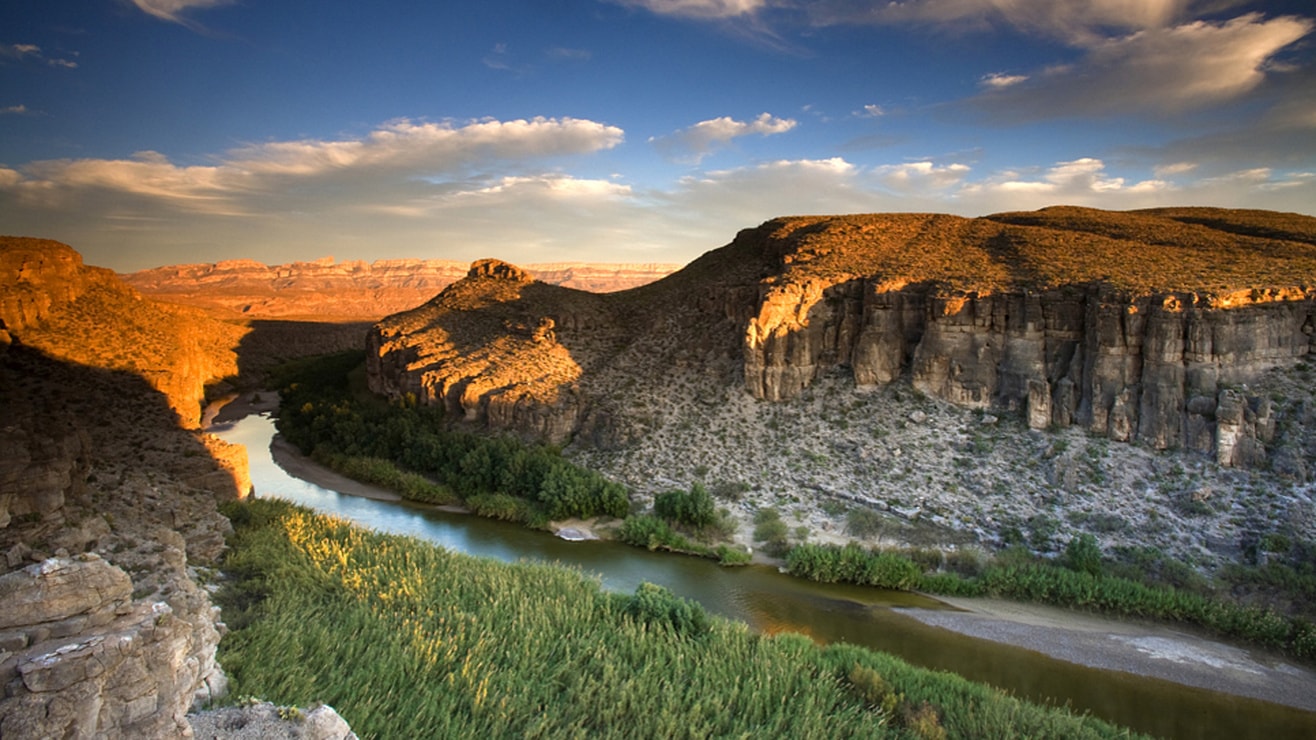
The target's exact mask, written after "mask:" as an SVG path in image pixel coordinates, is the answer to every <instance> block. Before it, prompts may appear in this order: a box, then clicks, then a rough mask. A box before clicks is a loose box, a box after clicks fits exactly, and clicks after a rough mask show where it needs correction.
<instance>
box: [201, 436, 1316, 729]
mask: <svg viewBox="0 0 1316 740" xmlns="http://www.w3.org/2000/svg"><path fill="white" fill-rule="evenodd" d="M210 431H212V432H213V433H215V434H217V435H218V436H220V437H222V438H224V439H226V440H228V441H229V442H234V443H237V444H243V445H245V446H246V447H247V451H248V456H249V458H250V465H251V480H252V482H253V483H254V485H255V489H256V492H257V495H260V496H269V497H279V498H283V499H287V500H290V501H293V502H295V503H298V504H302V505H305V506H308V507H310V508H312V509H315V510H317V511H320V512H324V513H329V514H335V515H338V516H341V517H344V518H346V519H349V520H351V521H354V522H357V523H359V524H362V525H365V526H367V527H371V528H374V529H377V530H380V531H384V532H390V533H394V534H403V535H411V536H415V537H420V538H423V539H426V540H429V541H431V542H434V543H437V544H439V545H442V546H444V547H447V548H450V549H453V550H457V551H460V552H465V553H469V554H471V555H477V556H481V557H490V558H495V559H498V560H502V561H507V562H515V561H519V560H538V561H546V562H556V563H560V564H562V565H565V566H567V567H571V568H575V569H578V570H580V571H582V572H584V573H586V574H590V575H592V576H595V577H597V578H599V579H600V580H601V582H602V585H603V586H604V587H605V588H607V589H612V590H617V591H624V592H630V591H633V590H634V589H635V587H636V586H637V585H639V584H640V583H641V582H642V581H649V582H652V583H657V584H660V585H662V586H665V587H667V588H669V589H671V590H672V591H673V592H675V593H676V594H678V595H680V596H683V597H686V598H690V599H694V600H696V601H698V602H699V603H701V604H703V605H704V607H705V608H707V609H708V610H709V611H711V612H714V613H717V614H721V615H723V616H726V617H729V618H732V619H737V620H741V621H743V622H746V623H748V624H749V625H750V626H751V628H753V629H755V630H758V631H761V632H768V633H775V632H779V631H792V632H799V633H802V634H805V635H808V636H809V637H811V638H813V639H814V640H817V641H819V642H825V643H827V642H838V641H844V642H848V643H852V644H857V645H863V646H867V647H871V648H875V649H878V650H883V651H886V652H889V653H893V654H895V655H898V656H900V657H902V658H904V659H905V660H908V661H910V662H911V663H914V664H917V665H922V666H926V667H929V668H935V669H944V670H949V671H953V672H955V673H958V674H960V675H963V676H965V677H967V678H970V679H973V680H975V681H982V682H986V683H989V684H992V685H995V686H999V687H1001V688H1003V689H1005V690H1006V691H1008V692H1010V693H1012V694H1014V695H1015V696H1019V697H1021V698H1027V699H1030V700H1033V701H1037V702H1043V703H1047V702H1050V703H1056V704H1066V703H1067V704H1069V705H1070V706H1071V707H1073V708H1074V709H1076V710H1078V711H1080V712H1089V713H1091V714H1093V715H1096V716H1099V717H1103V718H1106V719H1109V720H1111V721H1113V722H1116V723H1119V724H1122V725H1126V726H1129V727H1133V728H1135V729H1138V730H1140V731H1143V732H1147V733H1150V734H1152V735H1157V736H1162V737H1176V738H1264V739H1265V740H1279V739H1280V738H1286V737H1316V714H1313V713H1311V712H1304V711H1302V710H1299V709H1293V708H1290V707H1285V706H1281V705H1277V704H1272V703H1269V702H1263V701H1258V700H1255V699H1248V698H1244V697H1239V696H1233V695H1229V694H1223V693H1218V692H1214V691H1208V690H1205V689H1199V688H1193V687H1189V686H1183V685H1180V684H1177V683H1172V682H1169V681H1164V680H1159V679H1153V678H1146V677H1143V676H1138V675H1134V674H1131V673H1124V672H1117V671H1109V670H1101V669H1096V668H1088V667H1084V666H1080V665H1077V664H1074V663H1069V662H1064V661H1060V660H1056V659H1053V658H1050V657H1047V656H1045V655H1043V654H1041V653H1038V652H1034V651H1031V650H1025V649H1022V648H1017V647H1011V646H1009V645H1004V644H1000V643H996V642H990V641H987V640H980V639H976V638H972V637H967V636H964V635H960V634H957V633H955V632H951V631H949V630H945V629H941V628H938V627H932V626H928V625H926V624H924V623H923V622H920V621H918V620H916V619H914V618H912V617H910V616H908V615H907V614H904V613H902V611H901V608H902V607H920V608H924V609H938V608H946V607H945V605H944V604H941V603H940V602H937V601H934V600H932V599H929V598H926V597H923V596H919V595H917V594H909V593H902V592H892V591H882V590H877V589H871V588H860V587H853V586H845V585H836V584H816V583H810V582H807V581H803V580H801V579H796V578H792V577H789V576H785V575H782V574H780V573H778V572H777V571H776V570H775V569H773V568H769V567H764V566H748V567H742V568H723V567H720V566H718V565H716V564H715V563H713V562H711V561H708V560H702V559H698V558H692V557H682V556H675V555H670V554H661V553H651V552H648V551H645V550H641V549H638V548H632V547H627V546H625V545H620V544H617V543H613V542H601V541H584V542H567V541H565V540H562V539H559V538H557V537H555V536H553V535H551V534H548V533H545V532H536V531H530V530H526V529H524V528H522V527H519V526H516V525H511V524H506V523H503V522H496V521H492V520H488V519H482V518H479V517H474V516H468V515H463V514H454V513H449V512H444V511H439V510H436V509H434V508H433V507H427V506H422V505H415V504H409V503H406V502H387V501H375V500H371V499H366V498H360V497H355V496H348V495H344V494H340V493H337V492H335V491H330V490H326V489H324V488H321V487H319V486H316V485H314V484H312V483H308V482H306V481H304V480H300V479H297V478H293V477H291V476H289V475H288V474H287V473H286V472H285V471H284V470H283V468H281V467H279V465H278V464H276V463H275V462H274V460H273V458H272V457H271V455H270V452H269V449H270V441H271V439H272V438H273V436H274V433H275V432H274V424H273V422H272V421H271V420H270V419H269V418H268V417H267V416H265V415H250V416H246V417H244V418H243V419H241V420H238V421H235V422H226V423H222V424H219V425H216V426H214V427H212V428H211V430H210Z"/></svg>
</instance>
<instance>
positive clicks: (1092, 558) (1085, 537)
mask: <svg viewBox="0 0 1316 740" xmlns="http://www.w3.org/2000/svg"><path fill="white" fill-rule="evenodd" d="M1061 562H1062V563H1064V566H1065V567H1066V568H1069V569H1070V570H1073V571H1077V572H1079V573H1088V574H1091V575H1094V576H1099V575H1101V547H1100V546H1098V545H1097V538H1096V537H1093V536H1092V535H1090V534H1087V533H1084V534H1081V535H1079V536H1078V537H1075V538H1073V539H1072V540H1070V541H1069V544H1068V545H1066V546H1065V554H1064V556H1063V557H1062V558H1061Z"/></svg>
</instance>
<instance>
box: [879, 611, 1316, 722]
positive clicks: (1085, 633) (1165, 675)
mask: <svg viewBox="0 0 1316 740" xmlns="http://www.w3.org/2000/svg"><path fill="white" fill-rule="evenodd" d="M936 598H938V599H939V600H941V601H944V602H946V603H947V604H949V605H951V606H953V607H956V608H957V609H959V610H960V611H951V610H929V609H901V610H900V612H901V613H903V614H906V615H908V616H911V617H913V618H915V619H917V620H919V621H920V622H923V623H924V624H927V625H930V626H933V627H940V628H942V629H946V630H950V631H952V632H956V633H959V634H962V635H968V636H970V637H976V638H979V639H983V640H991V641H992V642H997V643H1003V644H1007V645H1014V646H1015V647H1021V648H1025V649H1027V650H1034V651H1037V652H1040V653H1042V654H1044V655H1049V656H1051V657H1053V658H1056V659H1058V660H1063V661H1066V662H1070V663H1077V664H1079V665H1084V666H1088V667H1091V668H1101V669H1104V670H1111V671H1121V672H1124V673H1132V674H1134V675H1138V676H1145V677H1149V678H1158V679H1162V680H1165V681H1172V682H1174V683H1178V684H1182V685H1185V686H1193V687H1197V688H1202V689H1207V690H1209V691H1218V692H1221V693H1225V694H1231V695H1235V696H1244V697H1249V698H1252V699H1259V700H1262V701H1268V702H1273V703H1276V704H1283V705H1286V706H1290V707H1294V708H1297V709H1302V710H1305V711H1308V712H1316V673H1313V672H1312V671H1311V670H1309V669H1306V668H1303V667H1300V666H1296V665H1293V664H1292V663H1290V662H1287V661H1285V660H1283V659H1282V658H1277V657H1274V656H1271V655H1268V654H1266V653H1264V652H1262V651H1256V650H1248V649H1246V648H1241V647H1237V646H1234V645H1228V644H1225V643H1222V642H1218V641H1215V640H1210V639H1207V638H1204V637H1200V636H1197V635H1194V634H1191V633H1189V632H1186V631H1184V630H1181V629H1176V628H1175V627H1173V626H1170V625H1165V624H1158V623H1149V622H1138V621H1121V620H1115V619H1109V618H1105V617H1101V616H1097V615H1092V614H1084V613H1081V612H1074V611H1069V610H1065V609H1058V608H1055V607H1050V606H1045V605H1040V604H1022V603H1018V602H1012V601H1003V600H1000V599H962V598H954V597H942V596H938V597H936ZM1313 722H1316V717H1313Z"/></svg>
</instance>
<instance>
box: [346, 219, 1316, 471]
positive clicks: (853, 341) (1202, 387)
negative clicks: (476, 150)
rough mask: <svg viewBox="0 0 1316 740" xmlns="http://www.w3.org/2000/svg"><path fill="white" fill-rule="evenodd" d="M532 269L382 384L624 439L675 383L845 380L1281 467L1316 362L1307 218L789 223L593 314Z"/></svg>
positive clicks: (387, 356) (458, 309)
mask: <svg viewBox="0 0 1316 740" xmlns="http://www.w3.org/2000/svg"><path fill="white" fill-rule="evenodd" d="M477 267H478V266H477ZM517 275H518V276H517V277H516V278H515V279H508V278H504V279H503V283H498V281H497V280H495V279H494V278H493V277H492V276H490V275H488V274H485V272H484V271H482V270H481V269H475V268H473V269H472V271H471V274H470V275H468V277H467V278H466V279H465V280H463V281H462V282H460V283H458V284H456V285H454V286H452V287H451V288H449V289H448V290H445V291H444V293H443V294H441V295H440V296H438V297H437V298H436V299H435V300H434V301H432V302H431V303H429V304H427V305H426V306H424V307H422V308H419V309H416V310H415V311H412V312H408V313H404V314H399V315H396V316H392V317H390V318H388V319H386V320H385V321H383V322H381V323H380V324H378V325H377V326H376V327H375V330H374V331H373V332H372V335H371V340H370V352H369V357H370V358H371V359H370V373H371V375H370V377H371V386H372V388H374V389H376V390H377V391H379V392H384V393H388V394H391V395H399V394H404V393H414V394H415V395H416V396H417V397H418V398H419V399H420V400H421V401H423V402H429V403H438V402H442V403H443V404H444V405H445V407H446V408H448V409H449V411H453V412H460V413H461V415H462V417H463V418H465V419H468V420H479V421H483V422H485V423H488V424H489V425H490V426H492V427H495V428H510V429H514V430H520V431H524V432H528V433H532V434H537V435H541V436H547V437H549V438H550V439H554V440H555V441H564V440H566V439H569V438H571V436H572V435H573V434H576V433H580V432H585V435H584V438H587V439H590V440H593V441H595V442H597V443H600V444H605V445H607V444H622V443H625V440H626V438H627V432H626V431H625V430H626V429H627V428H628V426H633V425H630V424H628V423H627V420H626V417H627V416H628V414H630V412H628V410H627V409H626V404H625V402H624V399H623V400H618V398H617V396H618V395H624V389H625V388H626V387H627V384H628V383H631V384H633V383H635V382H639V381H640V380H644V381H645V382H651V383H657V384H660V385H661V384H662V383H664V382H670V381H665V380H664V378H663V372H662V370H661V368H664V367H669V368H670V367H673V366H680V367H699V368H703V370H704V371H705V372H707V373H712V374H713V375H716V376H718V377H724V376H725V370H726V366H727V362H728V360H730V361H731V362H732V363H733V364H734V365H736V369H735V371H734V375H735V376H737V378H738V382H739V383H742V384H743V386H744V388H745V389H746V390H748V392H749V393H750V394H752V395H753V396H754V397H756V398H759V399H763V400H767V401H779V400H784V399H788V398H792V397H794V396H796V395H798V394H800V393H802V392H803V391H805V390H806V389H808V388H809V387H810V386H811V385H812V384H813V383H814V382H815V381H816V380H817V379H818V378H820V377H822V376H824V375H827V374H829V373H834V372H838V371H839V372H844V373H850V374H852V376H853V378H854V381H855V383H856V384H857V385H858V386H860V387H862V386H874V385H884V384H888V383H892V382H896V381H901V382H908V383H910V384H912V386H913V387H914V388H915V389H917V390H918V391H920V392H922V393H924V394H926V395H928V396H932V397H935V398H940V399H944V400H946V401H950V402H952V403H955V404H959V405H963V406H970V407H977V408H1003V409H1013V410H1018V411H1019V412H1021V413H1022V414H1024V415H1025V416H1026V418H1027V420H1028V423H1029V425H1030V426H1032V427H1034V428H1045V427H1059V428H1063V427H1068V426H1074V425H1078V426H1082V427H1084V428H1087V429H1089V430H1091V431H1092V432H1094V433H1096V434H1100V435H1104V436H1107V437H1109V438H1110V439H1113V440H1118V441H1140V442H1143V443H1145V444H1147V445H1149V446H1152V447H1154V448H1157V449H1164V448H1187V449H1192V450H1198V451H1201V452H1203V453H1208V454H1211V455H1214V456H1215V457H1216V458H1217V459H1218V460H1219V461H1220V462H1221V463H1222V464H1225V465H1235V464H1253V463H1257V462H1259V461H1261V460H1263V459H1264V458H1265V454H1266V453H1265V445H1266V443H1267V441H1269V439H1270V436H1271V435H1272V434H1273V432H1274V423H1273V420H1272V419H1271V418H1270V409H1269V402H1268V401H1267V400H1266V399H1264V398H1258V397H1252V396H1250V395H1249V394H1248V393H1247V391H1246V384H1247V383H1248V382H1250V381H1251V380H1252V379H1253V378H1255V377H1257V375H1258V374H1259V373H1261V372H1262V371H1264V370H1266V369H1268V368H1271V367H1275V366H1281V365H1289V364H1293V363H1295V362H1296V361H1298V360H1299V359H1301V358H1304V357H1307V356H1308V355H1309V354H1312V353H1314V352H1316V219H1312V218H1309V217H1302V216H1295V215H1291V214H1268V213H1265V212H1255V211H1227V210H1222V209H1162V210H1156V211H1143V212H1130V213H1112V212H1103V211H1094V210H1090V209H1079V208H1053V209H1045V210H1043V211H1039V212H1034V213H1016V214H1000V215H996V216H989V217H985V218H980V219H964V218H958V217H954V216H944V215H935V214H896V215H871V216H844V217H818V218H784V219H776V220H773V221H769V222H767V223H765V224H763V225H762V226H760V227H758V228H755V229H748V230H746V231H743V232H741V233H740V234H739V235H738V236H737V237H736V240H735V241H734V242H733V243H732V244H731V245H728V246H727V247H724V248H723V249H721V250H717V251H715V252H712V253H710V254H709V255H706V256H705V257H704V258H702V259H701V260H699V261H697V262H696V263H695V264H693V265H691V266H690V267H689V268H687V269H686V270H683V271H682V272H680V273H677V274H675V275H673V276H671V277H669V278H667V279H665V280H663V281H660V282H658V283H655V284H653V285H650V286H646V287H645V288H641V289H639V290H636V291H631V292H629V293H626V294H622V295H619V296H599V297H597V299H596V300H595V301H594V302H592V303H590V304H589V306H588V307H587V308H586V307H585V306H583V305H581V301H580V300H579V298H578V297H576V296H574V295H573V294H572V293H571V292H570V291H562V290H560V289H553V288H551V287H550V286H546V285H542V284H538V283H533V282H529V281H528V280H527V279H526V277H525V276H524V274H521V273H517ZM491 280H492V281H493V282H491ZM495 283H497V287H496V286H495ZM504 283H506V284H504ZM513 285H514V286H515V287H514V288H513V287H512V286H513ZM532 294H533V296H534V298H533V300H530V299H528V296H530V295H532ZM475 296H478V300H476V299H475ZM472 358H479V359H478V360H474V359H472ZM641 365H643V366H648V368H649V370H646V369H644V368H642V367H640V366H641ZM542 368H554V370H553V371H545V370H542ZM654 368H657V369H656V370H654ZM527 388H535V389H536V390H526V391H524V392H522V391H521V390H512V389H527ZM630 415H633V414H630Z"/></svg>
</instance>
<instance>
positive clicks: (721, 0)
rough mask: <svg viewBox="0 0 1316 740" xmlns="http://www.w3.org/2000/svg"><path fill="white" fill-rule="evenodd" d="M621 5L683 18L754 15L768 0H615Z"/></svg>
mask: <svg viewBox="0 0 1316 740" xmlns="http://www.w3.org/2000/svg"><path fill="white" fill-rule="evenodd" d="M614 1H615V2H617V3H618V4H620V5H625V6H627V7H631V8H643V9H645V10H648V11H649V12H651V13H656V14H658V15H670V16H677V17H681V18H702V19H710V18H734V17H737V16H744V15H753V14H754V13H757V12H758V11H760V10H762V9H763V8H764V7H765V6H766V5H767V0H614Z"/></svg>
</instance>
